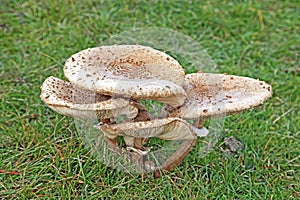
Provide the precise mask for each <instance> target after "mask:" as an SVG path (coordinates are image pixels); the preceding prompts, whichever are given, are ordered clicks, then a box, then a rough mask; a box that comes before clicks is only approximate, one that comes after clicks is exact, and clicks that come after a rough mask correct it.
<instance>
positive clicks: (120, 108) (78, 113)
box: [41, 76, 138, 120]
mask: <svg viewBox="0 0 300 200" xmlns="http://www.w3.org/2000/svg"><path fill="white" fill-rule="evenodd" d="M41 99H42V100H43V101H44V102H45V103H46V104H47V105H48V106H49V107H50V108H51V109H53V110H55V111H56V112H58V113H60V114H62V115H66V116H70V117H74V118H80V119H85V120H96V119H106V118H111V117H116V116H119V115H125V116H127V117H128V118H134V117H136V116H137V114H138V109H137V108H136V107H135V106H133V105H131V104H130V102H129V101H127V100H125V99H122V98H116V99H112V98H110V97H108V96H105V95H99V94H96V93H94V92H90V91H85V90H81V89H77V88H75V87H74V86H73V85H72V84H71V83H69V82H66V81H63V80H61V79H58V78H56V77H52V76H51V77H48V78H47V79H46V80H45V81H44V83H43V84H42V86H41Z"/></svg>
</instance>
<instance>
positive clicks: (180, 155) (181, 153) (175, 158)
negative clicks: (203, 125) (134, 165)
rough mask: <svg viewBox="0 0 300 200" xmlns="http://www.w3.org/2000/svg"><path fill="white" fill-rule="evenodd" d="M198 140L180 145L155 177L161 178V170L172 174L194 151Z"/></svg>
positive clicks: (156, 172) (157, 171)
mask: <svg viewBox="0 0 300 200" xmlns="http://www.w3.org/2000/svg"><path fill="white" fill-rule="evenodd" d="M196 140H197V139H194V140H185V141H183V143H182V144H181V145H180V147H179V148H178V149H177V150H176V152H175V153H173V154H172V155H171V156H170V157H169V158H168V159H167V160H166V161H165V162H164V163H163V164H162V168H158V169H157V170H155V172H154V175H155V177H156V178H159V177H160V176H161V172H160V170H161V169H164V170H166V171H168V172H171V171H173V170H174V169H175V167H176V166H178V165H179V164H180V162H181V161H182V160H183V159H184V158H185V156H186V155H187V154H188V153H189V152H190V151H191V150H192V148H193V146H194V145H195V144H196Z"/></svg>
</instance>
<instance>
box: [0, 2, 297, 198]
mask: <svg viewBox="0 0 300 200" xmlns="http://www.w3.org/2000/svg"><path fill="white" fill-rule="evenodd" d="M234 2H235V1H234ZM299 19H300V4H299V2H297V1H291V2H289V1H244V3H231V1H228V2H226V1H198V2H196V1H193V2H192V1H182V2H181V1H157V0H155V1H149V2H146V1H145V2H144V1H140V0H138V1H119V0H118V1H114V2H108V1H107V2H106V1H85V2H83V1H77V0H65V1H63V0H58V1H55V0H53V1H50V0H47V1H46V0H44V1H38V0H36V1H34V0H31V1H17V0H12V1H9V0H4V1H3V0H2V1H1V2H0V44H1V46H0V47H1V48H0V110H1V115H0V170H4V171H0V172H1V173H0V198H1V199H48V198H49V199H100V198H101V197H103V198H104V197H107V198H109V199H299V198H300V178H299V177H300V149H299V143H300V87H299V86H300V76H299V69H300V62H299V53H300V45H299V44H300V20H299ZM141 27H164V28H170V29H173V30H176V31H179V32H181V33H183V34H185V35H188V36H189V37H191V38H193V39H194V40H195V41H197V42H199V44H201V45H202V46H203V47H204V48H205V49H206V50H207V51H208V53H209V54H210V56H211V57H212V58H213V59H214V62H215V63H216V64H217V66H218V70H219V71H220V72H222V73H228V74H234V75H240V76H249V77H252V78H257V79H260V80H264V81H266V82H267V83H269V84H271V85H272V87H273V97H272V98H271V99H269V100H268V101H267V102H266V103H265V104H263V106H260V107H259V108H255V109H252V110H249V111H246V112H243V113H240V114H238V115H234V116H229V117H226V118H225V119H224V128H223V134H222V136H221V138H220V141H219V142H218V143H217V144H216V146H215V147H214V148H213V149H212V151H210V152H209V153H208V154H207V155H206V156H205V157H204V158H202V157H200V156H199V154H198V152H197V148H195V149H194V150H192V151H191V153H190V154H188V156H187V157H186V158H185V159H184V160H183V162H182V164H181V165H180V166H179V167H178V168H176V169H175V171H173V172H172V173H170V174H167V175H164V176H163V177H161V178H159V179H155V178H153V177H152V176H150V175H143V176H142V175H134V174H126V173H125V172H122V171H118V170H114V169H111V168H109V167H108V166H105V165H104V164H102V163H101V162H100V161H99V160H97V159H96V158H95V157H93V156H92V155H91V154H90V152H89V151H88V150H87V149H86V148H85V145H84V143H83V141H82V139H81V138H80V137H79V135H78V133H77V132H76V129H75V127H74V122H73V120H72V119H71V118H68V117H64V116H62V115H59V114H57V113H55V112H53V111H52V110H50V109H48V108H47V106H46V105H45V104H44V103H43V102H42V101H41V100H40V98H39V94H40V85H41V84H42V82H43V81H44V80H45V79H46V78H47V77H48V76H50V75H53V76H56V77H59V78H62V79H64V77H63V65H64V62H65V60H66V59H67V58H69V57H70V56H71V55H72V54H74V53H76V52H78V51H79V50H82V49H85V48H88V47H94V46H99V45H100V44H101V43H102V42H103V41H105V40H106V39H108V38H110V37H111V36H113V35H115V34H118V33H120V32H122V31H126V30H130V29H132V28H141ZM183 67H185V66H184V65H183ZM229 136H235V137H236V138H237V139H238V140H240V141H241V142H242V143H243V144H244V149H243V150H242V151H240V152H238V153H237V154H235V155H228V154H224V152H223V150H224V143H223V138H225V137H229ZM10 172H12V173H10Z"/></svg>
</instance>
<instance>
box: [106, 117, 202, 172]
mask: <svg viewBox="0 0 300 200" xmlns="http://www.w3.org/2000/svg"><path fill="white" fill-rule="evenodd" d="M100 128H101V130H102V131H103V133H104V134H105V135H106V136H107V138H109V139H111V140H113V139H115V138H116V137H117V136H123V137H124V139H125V138H126V137H129V138H133V137H137V138H151V137H157V138H159V139H162V140H183V143H182V144H181V145H180V146H179V147H178V149H177V150H176V151H175V152H174V153H173V154H172V155H171V156H170V157H169V158H168V159H167V160H165V161H164V162H163V163H162V164H161V166H155V167H153V166H152V170H153V172H154V174H155V176H156V177H159V176H160V173H159V172H160V170H161V169H165V170H167V171H172V170H173V169H174V168H175V167H176V166H177V165H178V164H179V163H180V162H181V161H182V160H183V159H184V157H185V156H186V155H187V154H188V152H189V151H190V150H191V149H192V148H193V146H194V145H195V143H196V139H197V136H200V137H205V136H206V135H207V134H208V130H207V129H205V128H202V129H198V128H195V127H194V126H192V125H190V124H189V123H188V122H186V121H185V120H182V119H180V118H165V119H154V120H151V121H142V122H127V123H121V124H105V125H102V126H101V127H100ZM125 142H126V140H125ZM133 145H134V143H133V142H132V143H131V144H128V142H127V148H126V149H127V150H130V151H133V155H131V156H130V157H131V158H134V160H132V162H135V161H136V160H141V159H142V156H145V155H147V153H148V152H149V150H146V151H144V150H141V149H139V148H135V147H133ZM110 147H111V148H112V149H113V150H115V151H116V152H118V151H120V150H119V147H118V146H117V145H113V144H112V143H110ZM139 155H140V156H139ZM145 165H146V164H145Z"/></svg>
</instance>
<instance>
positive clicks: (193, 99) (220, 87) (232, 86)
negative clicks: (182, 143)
mask: <svg viewBox="0 0 300 200" xmlns="http://www.w3.org/2000/svg"><path fill="white" fill-rule="evenodd" d="M183 88H184V90H185V91H186V93H187V98H186V100H185V103H184V104H183V105H182V106H181V107H180V108H178V109H176V110H174V111H173V112H171V113H170V114H169V116H172V117H181V118H184V119H196V118H209V117H212V116H222V115H230V114H234V113H238V112H241V111H244V110H247V109H250V108H253V107H255V106H258V105H260V104H262V103H263V102H264V101H265V100H266V99H267V98H269V97H271V96H272V88H271V86H270V85H268V84H267V83H265V82H263V81H259V80H255V79H252V78H248V77H241V76H233V75H227V74H211V73H193V74H187V75H186V76H185V81H184V85H183Z"/></svg>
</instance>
